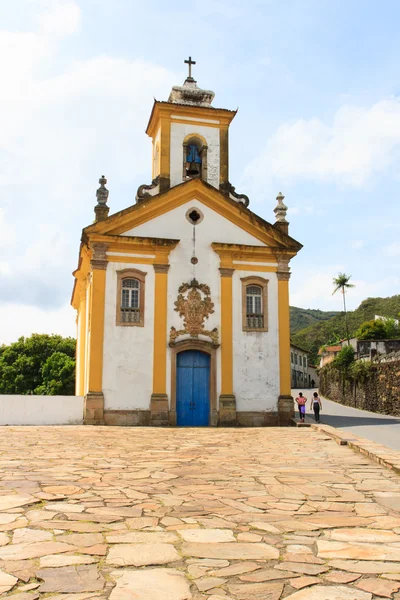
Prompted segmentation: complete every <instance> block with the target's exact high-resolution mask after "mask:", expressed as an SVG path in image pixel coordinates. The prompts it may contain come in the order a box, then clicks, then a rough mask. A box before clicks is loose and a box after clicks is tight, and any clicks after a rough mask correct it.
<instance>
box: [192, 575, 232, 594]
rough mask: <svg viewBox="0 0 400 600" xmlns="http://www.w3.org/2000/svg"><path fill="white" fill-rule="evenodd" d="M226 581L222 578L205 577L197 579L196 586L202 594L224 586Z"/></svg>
mask: <svg viewBox="0 0 400 600" xmlns="http://www.w3.org/2000/svg"><path fill="white" fill-rule="evenodd" d="M226 581H227V580H226V579H222V578H221V577H204V578H202V579H196V580H195V584H196V586H197V589H198V590H199V591H200V592H206V591H207V590H211V589H212V588H215V587H218V586H220V585H223V584H224V583H226Z"/></svg>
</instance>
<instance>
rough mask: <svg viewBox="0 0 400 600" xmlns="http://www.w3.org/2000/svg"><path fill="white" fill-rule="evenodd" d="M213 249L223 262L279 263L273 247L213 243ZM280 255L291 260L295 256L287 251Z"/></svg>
mask: <svg viewBox="0 0 400 600" xmlns="http://www.w3.org/2000/svg"><path fill="white" fill-rule="evenodd" d="M211 247H212V249H213V250H214V252H216V253H217V254H218V256H219V257H220V258H221V261H225V262H226V261H234V260H236V261H237V260H240V261H248V262H270V263H277V257H276V248H272V247H271V246H249V245H246V244H221V243H219V242H213V243H212V244H211ZM279 254H280V255H285V256H286V255H287V256H288V257H289V258H291V257H292V256H293V253H291V252H289V253H287V252H286V251H285V250H283V251H281V250H279ZM221 266H222V265H221ZM224 266H225V265H224Z"/></svg>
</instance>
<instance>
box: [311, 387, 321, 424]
mask: <svg viewBox="0 0 400 600" xmlns="http://www.w3.org/2000/svg"><path fill="white" fill-rule="evenodd" d="M310 408H312V409H313V410H314V417H315V421H316V422H317V423H319V412H320V410H322V402H321V398H320V397H319V396H318V393H317V392H314V394H313V396H312V398H311V406H310Z"/></svg>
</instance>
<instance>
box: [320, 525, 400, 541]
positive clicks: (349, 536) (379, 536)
mask: <svg viewBox="0 0 400 600" xmlns="http://www.w3.org/2000/svg"><path fill="white" fill-rule="evenodd" d="M327 535H328V536H329V539H331V540H337V541H344V542H348V541H349V542H353V541H358V542H379V543H386V542H387V543H391V542H400V535H396V534H395V533H393V532H392V531H387V530H386V531H385V530H381V529H373V530H372V531H371V530H370V529H367V528H357V527H354V528H352V529H333V530H332V531H330V532H329V533H328V534H327Z"/></svg>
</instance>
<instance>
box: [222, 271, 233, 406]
mask: <svg viewBox="0 0 400 600" xmlns="http://www.w3.org/2000/svg"><path fill="white" fill-rule="evenodd" d="M232 318H233V307H232V277H225V276H223V275H221V394H228V395H230V394H233V325H232Z"/></svg>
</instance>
